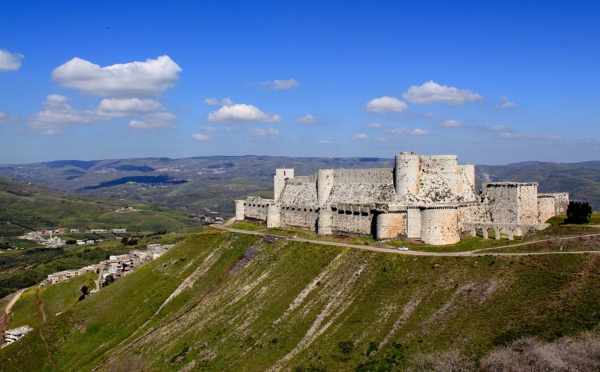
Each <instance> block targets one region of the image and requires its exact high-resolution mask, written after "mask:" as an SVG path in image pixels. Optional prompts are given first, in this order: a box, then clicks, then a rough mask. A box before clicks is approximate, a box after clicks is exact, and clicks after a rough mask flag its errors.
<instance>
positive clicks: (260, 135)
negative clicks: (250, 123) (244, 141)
mask: <svg viewBox="0 0 600 372" xmlns="http://www.w3.org/2000/svg"><path fill="white" fill-rule="evenodd" d="M277 139H279V130H277V129H273V128H267V129H261V128H257V129H255V130H253V131H252V133H251V134H250V137H248V140H259V141H262V140H271V141H274V140H277Z"/></svg>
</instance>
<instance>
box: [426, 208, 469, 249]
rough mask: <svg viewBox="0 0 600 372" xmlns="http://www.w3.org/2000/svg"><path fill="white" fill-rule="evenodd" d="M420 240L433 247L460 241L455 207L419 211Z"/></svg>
mask: <svg viewBox="0 0 600 372" xmlns="http://www.w3.org/2000/svg"><path fill="white" fill-rule="evenodd" d="M421 240H423V241H424V242H428V243H429V244H434V245H446V244H455V243H458V242H459V241H460V234H459V231H458V212H457V208H456V207H432V208H425V209H423V210H422V211H421Z"/></svg>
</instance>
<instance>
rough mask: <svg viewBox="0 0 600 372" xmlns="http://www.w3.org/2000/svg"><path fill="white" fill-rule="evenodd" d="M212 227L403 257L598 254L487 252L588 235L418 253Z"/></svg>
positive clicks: (218, 227)
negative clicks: (459, 250) (465, 250)
mask: <svg viewBox="0 0 600 372" xmlns="http://www.w3.org/2000/svg"><path fill="white" fill-rule="evenodd" d="M228 222H229V221H228ZM211 226H212V227H215V228H217V229H221V230H227V231H231V232H235V233H239V234H247V235H262V236H264V235H269V236H275V237H277V238H280V239H287V240H290V241H295V242H303V243H314V244H321V245H331V246H335V247H348V248H357V249H363V250H366V251H373V252H387V253H395V254H405V255H410V256H441V257H461V256H479V255H486V256H528V255H542V254H584V253H600V251H564V252H562V251H561V252H530V253H516V252H515V253H513V252H511V253H500V252H489V251H488V250H489V249H501V248H507V247H509V248H512V247H519V246H525V245H530V244H535V243H540V242H545V241H556V240H565V239H572V238H579V237H592V236H600V234H588V235H581V236H571V237H563V238H551V239H544V240H536V241H532V242H527V243H518V244H512V245H509V246H501V247H493V248H482V249H475V250H472V251H467V252H420V251H412V250H409V251H399V250H398V249H396V248H385V247H372V246H368V245H358V244H347V243H337V242H328V241H322V240H314V239H304V238H298V237H289V236H284V235H275V234H268V233H262V232H258V231H248V230H240V229H234V228H232V227H228V226H226V225H225V224H223V225H211Z"/></svg>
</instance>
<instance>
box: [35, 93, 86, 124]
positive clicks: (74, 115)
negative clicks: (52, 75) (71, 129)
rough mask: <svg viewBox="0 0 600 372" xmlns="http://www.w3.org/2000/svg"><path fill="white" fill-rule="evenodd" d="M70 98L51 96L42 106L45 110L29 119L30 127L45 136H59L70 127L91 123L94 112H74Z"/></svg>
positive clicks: (57, 95)
mask: <svg viewBox="0 0 600 372" xmlns="http://www.w3.org/2000/svg"><path fill="white" fill-rule="evenodd" d="M67 102H68V98H67V97H65V96H62V95H59V94H51V95H49V96H48V97H47V98H46V101H44V103H43V104H42V106H43V108H44V109H43V110H42V111H40V112H38V113H37V114H35V115H32V116H30V117H29V121H28V123H27V124H28V125H29V126H30V127H31V128H34V129H37V130H39V131H41V132H42V133H43V134H57V133H60V132H61V131H63V130H64V129H65V128H67V127H68V126H70V125H77V124H88V123H91V122H92V121H93V120H94V118H95V114H94V112H93V111H79V110H74V109H73V108H71V106H70V105H69V104H68V103H67Z"/></svg>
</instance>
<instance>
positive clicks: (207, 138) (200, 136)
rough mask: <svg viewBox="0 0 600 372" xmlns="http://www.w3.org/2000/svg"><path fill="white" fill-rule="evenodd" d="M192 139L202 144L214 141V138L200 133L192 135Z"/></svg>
mask: <svg viewBox="0 0 600 372" xmlns="http://www.w3.org/2000/svg"><path fill="white" fill-rule="evenodd" d="M192 138H193V139H195V140H196V141H201V142H207V141H212V137H210V136H207V135H204V134H200V133H198V134H194V135H192Z"/></svg>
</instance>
